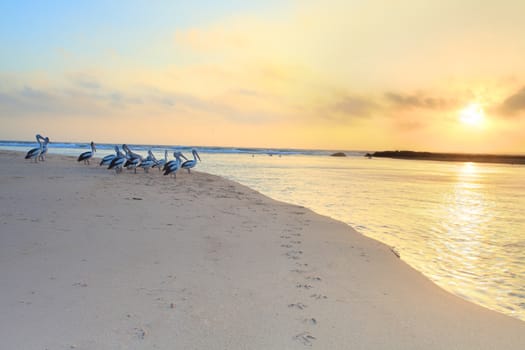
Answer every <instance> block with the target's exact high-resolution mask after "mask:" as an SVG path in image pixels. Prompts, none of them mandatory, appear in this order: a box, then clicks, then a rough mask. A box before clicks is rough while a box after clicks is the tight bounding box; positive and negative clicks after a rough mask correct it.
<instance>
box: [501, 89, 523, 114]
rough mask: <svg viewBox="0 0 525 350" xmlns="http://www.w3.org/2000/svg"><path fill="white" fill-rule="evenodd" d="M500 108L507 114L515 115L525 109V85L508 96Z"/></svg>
mask: <svg viewBox="0 0 525 350" xmlns="http://www.w3.org/2000/svg"><path fill="white" fill-rule="evenodd" d="M499 110H500V111H501V112H502V113H503V114H506V115H514V114H516V113H518V112H520V111H525V87H523V88H521V90H519V91H518V92H516V93H514V94H513V95H511V96H509V97H507V99H505V101H503V103H502V104H501V106H500V107H499Z"/></svg>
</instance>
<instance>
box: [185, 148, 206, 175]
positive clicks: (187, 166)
mask: <svg viewBox="0 0 525 350" xmlns="http://www.w3.org/2000/svg"><path fill="white" fill-rule="evenodd" d="M191 153H192V154H193V159H190V160H187V161H185V162H184V163H182V166H181V167H182V168H183V169H188V174H189V173H190V169H191V168H193V167H195V165H197V159H198V160H201V157H200V156H199V154H198V153H197V151H196V150H194V149H193V150H191Z"/></svg>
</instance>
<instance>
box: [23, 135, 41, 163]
mask: <svg viewBox="0 0 525 350" xmlns="http://www.w3.org/2000/svg"><path fill="white" fill-rule="evenodd" d="M43 139H44V138H43V137H42V135H40V134H36V141H37V142H38V145H39V146H38V147H37V148H32V149H30V150H29V151H28V152H27V154H26V156H25V159H33V158H34V159H35V163H36V162H38V157H39V156H40V153H42V150H43V149H44V144H43V143H42V141H41V140H43Z"/></svg>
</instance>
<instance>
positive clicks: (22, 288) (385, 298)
mask: <svg viewBox="0 0 525 350" xmlns="http://www.w3.org/2000/svg"><path fill="white" fill-rule="evenodd" d="M0 174H1V176H0V202H1V211H0V227H1V230H0V310H1V312H0V348H1V349H40V350H42V349H49V350H54V349H305V348H315V349H525V323H524V322H522V321H519V320H516V319H513V318H510V317H507V316H504V315H501V314H498V313H496V312H492V311H489V310H486V309H484V308H482V307H479V306H476V305H474V304H471V303H468V302H466V301H463V300H461V299H459V298H457V297H455V296H453V295H450V294H448V293H446V292H445V291H443V290H442V289H440V288H438V287H437V286H435V285H434V284H433V283H431V282H430V281H429V280H427V279H426V278H425V277H423V276H422V275H421V274H420V273H418V272H417V271H415V270H413V269H412V268H410V267H409V266H407V265H406V264H405V263H403V262H402V261H401V260H400V259H398V258H397V257H396V256H395V255H394V254H393V253H392V252H391V251H390V249H389V248H388V247H386V246H384V245H382V244H380V243H378V242H376V241H373V240H371V239H368V238H366V237H364V236H362V235H360V234H358V233H357V232H355V231H354V230H352V229H351V228H350V227H348V226H346V225H344V224H342V223H339V222H337V221H334V220H331V219H329V218H326V217H323V216H320V215H317V214H315V213H313V212H311V211H310V210H308V209H305V208H302V207H297V206H293V205H288V204H284V203H280V202H276V201H274V200H271V199H269V198H267V197H264V196H263V195H261V194H259V193H257V192H255V191H253V190H251V189H249V188H247V187H244V186H242V185H239V184H236V183H233V182H230V181H227V180H225V179H222V178H220V177H216V176H212V175H208V174H203V173H198V172H195V173H192V174H187V173H182V172H181V173H180V174H179V175H178V177H177V180H176V181H175V180H174V179H170V178H168V177H164V176H161V175H160V174H159V173H158V172H157V171H151V172H150V174H143V173H141V172H140V173H139V174H136V175H134V174H131V173H124V174H122V175H119V176H115V175H114V173H111V172H109V171H107V170H105V169H103V168H99V167H97V166H96V165H94V164H92V165H91V166H84V165H82V164H79V163H77V162H76V161H75V160H74V159H73V158H68V157H63V156H56V155H50V156H48V160H47V161H46V162H45V163H38V164H31V163H30V162H28V161H25V160H24V159H23V157H22V155H21V154H20V153H15V152H6V151H0Z"/></svg>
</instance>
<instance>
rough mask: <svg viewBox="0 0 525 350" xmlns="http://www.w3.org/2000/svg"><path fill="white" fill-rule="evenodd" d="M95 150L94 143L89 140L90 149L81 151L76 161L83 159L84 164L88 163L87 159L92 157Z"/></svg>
mask: <svg viewBox="0 0 525 350" xmlns="http://www.w3.org/2000/svg"><path fill="white" fill-rule="evenodd" d="M96 151H97V149H96V148H95V143H94V142H93V141H91V151H88V152H84V153H81V154H80V155H79V156H78V159H77V161H78V162H81V161H84V164H89V160H90V159H91V157H93V155H94V154H95V152H96Z"/></svg>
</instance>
